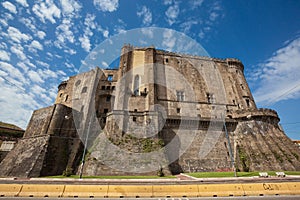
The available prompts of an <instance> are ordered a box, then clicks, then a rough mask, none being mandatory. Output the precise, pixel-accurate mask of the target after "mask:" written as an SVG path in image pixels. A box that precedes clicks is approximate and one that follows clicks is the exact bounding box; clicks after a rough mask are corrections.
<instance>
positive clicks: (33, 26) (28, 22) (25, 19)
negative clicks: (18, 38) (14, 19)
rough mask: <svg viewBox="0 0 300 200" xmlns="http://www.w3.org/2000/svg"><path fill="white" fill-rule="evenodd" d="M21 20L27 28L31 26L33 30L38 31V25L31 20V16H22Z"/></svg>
mask: <svg viewBox="0 0 300 200" xmlns="http://www.w3.org/2000/svg"><path fill="white" fill-rule="evenodd" d="M20 22H22V23H23V24H24V25H25V26H26V27H27V28H29V29H30V30H31V31H32V32H34V33H35V32H36V27H35V25H34V23H33V20H31V19H30V18H27V17H26V18H25V17H22V18H21V19H20Z"/></svg>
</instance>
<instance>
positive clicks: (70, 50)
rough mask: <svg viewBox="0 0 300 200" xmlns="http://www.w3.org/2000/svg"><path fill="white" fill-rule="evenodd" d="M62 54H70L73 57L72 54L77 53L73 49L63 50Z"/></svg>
mask: <svg viewBox="0 0 300 200" xmlns="http://www.w3.org/2000/svg"><path fill="white" fill-rule="evenodd" d="M64 52H65V53H68V54H70V55H74V54H76V53H77V51H76V50H74V49H65V50H64Z"/></svg>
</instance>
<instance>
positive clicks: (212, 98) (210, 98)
mask: <svg viewBox="0 0 300 200" xmlns="http://www.w3.org/2000/svg"><path fill="white" fill-rule="evenodd" d="M206 98H207V102H208V103H215V95H214V94H212V93H206Z"/></svg>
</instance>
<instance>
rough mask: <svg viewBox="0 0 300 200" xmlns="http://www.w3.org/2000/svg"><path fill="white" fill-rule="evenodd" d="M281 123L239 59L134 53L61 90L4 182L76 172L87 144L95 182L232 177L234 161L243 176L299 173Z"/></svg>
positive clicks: (6, 169) (7, 163) (4, 165)
mask: <svg viewBox="0 0 300 200" xmlns="http://www.w3.org/2000/svg"><path fill="white" fill-rule="evenodd" d="M278 123H279V117H278V115H277V113H276V111H273V110H269V109H258V108H257V107H256V104H255V101H254V99H253V96H252V94H251V91H250V89H249V86H248V84H247V82H246V79H245V77H244V66H243V64H242V63H241V62H240V61H239V60H237V59H224V60H222V59H214V58H206V57H199V56H190V55H183V54H178V53H172V52H166V51H161V50H156V49H155V48H153V47H149V48H136V47H132V46H124V47H123V48H122V54H121V57H120V64H119V69H117V70H112V69H106V70H102V69H99V68H95V69H93V70H91V71H88V72H84V73H81V74H78V75H76V76H72V77H70V78H69V80H67V81H64V82H62V83H61V84H60V85H59V87H58V95H57V98H56V101H55V105H53V106H50V107H48V108H43V109H40V110H37V111H35V112H34V113H33V115H32V118H31V120H30V123H29V125H28V128H27V130H26V132H25V135H24V138H23V139H22V140H21V142H20V144H18V145H17V147H16V148H15V149H14V150H13V151H12V152H10V153H9V154H8V155H7V156H6V158H5V159H4V160H3V162H1V164H0V167H1V169H3V170H1V171H0V175H4V176H44V175H56V174H61V173H62V171H63V170H64V169H65V168H66V167H72V168H73V169H74V172H76V170H77V169H78V167H79V160H80V158H81V156H82V150H83V148H82V144H83V143H86V144H87V147H86V149H87V154H86V156H85V158H86V163H85V166H84V169H83V172H84V174H85V175H116V174H117V175H128V174H156V172H157V170H158V169H160V168H163V170H164V172H165V173H166V174H177V173H180V172H196V171H228V170H232V167H233V163H232V161H231V156H230V154H231V153H232V154H233V159H234V164H235V167H236V168H237V169H238V170H241V171H249V170H250V171H257V170H258V171H260V170H299V166H300V165H299V164H300V163H299V162H300V150H299V148H297V147H295V148H294V146H295V145H293V143H292V141H291V140H290V139H288V137H287V136H286V135H285V134H284V132H283V131H282V130H281V129H280V127H279V125H278ZM225 125H226V126H225ZM226 130H227V131H228V132H226ZM227 134H228V137H229V138H228V137H227ZM80 139H81V140H80ZM25 146H30V148H26V147H25ZM229 147H231V148H232V152H230V148H229ZM16 156H17V157H18V158H17V163H18V164H19V165H20V167H19V168H16V169H15V168H13V167H12V166H13V163H14V162H15V157H16ZM29 162H30V163H29Z"/></svg>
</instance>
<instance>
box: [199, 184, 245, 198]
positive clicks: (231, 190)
mask: <svg viewBox="0 0 300 200" xmlns="http://www.w3.org/2000/svg"><path fill="white" fill-rule="evenodd" d="M198 188H199V197H228V196H244V194H245V193H244V190H243V187H242V184H207V185H198Z"/></svg>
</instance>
